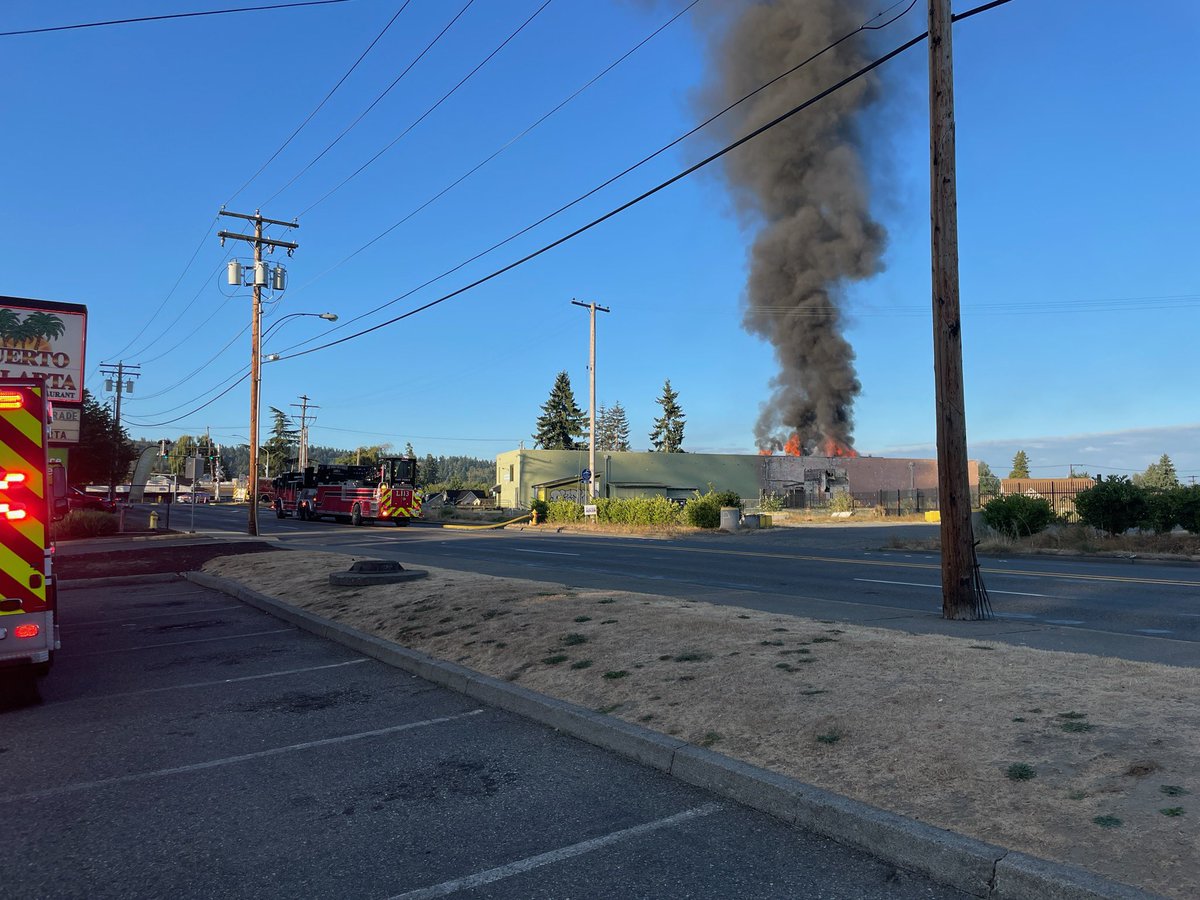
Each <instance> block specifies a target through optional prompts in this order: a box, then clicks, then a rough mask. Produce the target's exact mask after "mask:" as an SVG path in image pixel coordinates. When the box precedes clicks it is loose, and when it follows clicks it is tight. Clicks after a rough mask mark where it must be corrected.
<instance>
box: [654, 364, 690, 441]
mask: <svg viewBox="0 0 1200 900" xmlns="http://www.w3.org/2000/svg"><path fill="white" fill-rule="evenodd" d="M678 400H679V392H678V391H673V390H671V379H670V378H668V379H667V380H666V382H665V383H664V384H663V392H662V396H661V397H659V398H658V405H659V406H661V407H662V411H663V414H662V415H661V416H659V417H658V418H657V419H655V420H654V430H653V431H651V432H650V443H651V444H652V445H653V447H654V449H655V450H657V451H658V452H659V453H683V452H684V449H683V426H684V425H685V424H686V421H685V419H686V417H685V416H684V414H683V410H682V409H681V408H680V407H679V404H678V402H677V401H678Z"/></svg>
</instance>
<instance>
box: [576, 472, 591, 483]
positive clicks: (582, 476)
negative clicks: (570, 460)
mask: <svg viewBox="0 0 1200 900" xmlns="http://www.w3.org/2000/svg"><path fill="white" fill-rule="evenodd" d="M579 480H580V481H582V482H583V483H584V484H588V483H589V482H590V481H591V480H592V470H591V469H584V470H583V471H582V472H580V473H579Z"/></svg>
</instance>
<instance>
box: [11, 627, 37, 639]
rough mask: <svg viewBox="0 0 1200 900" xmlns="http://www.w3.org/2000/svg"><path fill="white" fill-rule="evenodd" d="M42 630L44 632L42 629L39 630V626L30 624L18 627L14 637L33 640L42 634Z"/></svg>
mask: <svg viewBox="0 0 1200 900" xmlns="http://www.w3.org/2000/svg"><path fill="white" fill-rule="evenodd" d="M41 630H42V629H41V628H39V627H38V626H37V625H34V624H32V623H30V624H28V625H18V626H17V627H16V628H14V629H13V637H16V638H33V637H37V636H38V634H40V633H41Z"/></svg>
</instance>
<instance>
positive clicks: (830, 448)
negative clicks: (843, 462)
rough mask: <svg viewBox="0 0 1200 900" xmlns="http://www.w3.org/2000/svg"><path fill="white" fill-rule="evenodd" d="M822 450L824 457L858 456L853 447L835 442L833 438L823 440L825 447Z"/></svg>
mask: <svg viewBox="0 0 1200 900" xmlns="http://www.w3.org/2000/svg"><path fill="white" fill-rule="evenodd" d="M823 449H824V450H825V455H826V456H848V457H854V456H858V451H857V450H855V449H854V448H853V447H851V446H849V445H848V444H843V443H841V442H839V441H836V440H834V439H833V438H825V446H824V448H823Z"/></svg>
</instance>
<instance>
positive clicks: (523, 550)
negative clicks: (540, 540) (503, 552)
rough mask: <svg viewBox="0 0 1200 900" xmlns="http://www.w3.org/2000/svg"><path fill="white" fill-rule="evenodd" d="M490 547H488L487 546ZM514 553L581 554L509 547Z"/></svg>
mask: <svg viewBox="0 0 1200 900" xmlns="http://www.w3.org/2000/svg"><path fill="white" fill-rule="evenodd" d="M489 549H490V548H489ZM506 549H509V550H512V551H513V552H514V553H546V554H549V555H550V556H582V555H583V554H581V553H564V552H562V551H561V550H526V549H525V548H524V547H509V548H506Z"/></svg>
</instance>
